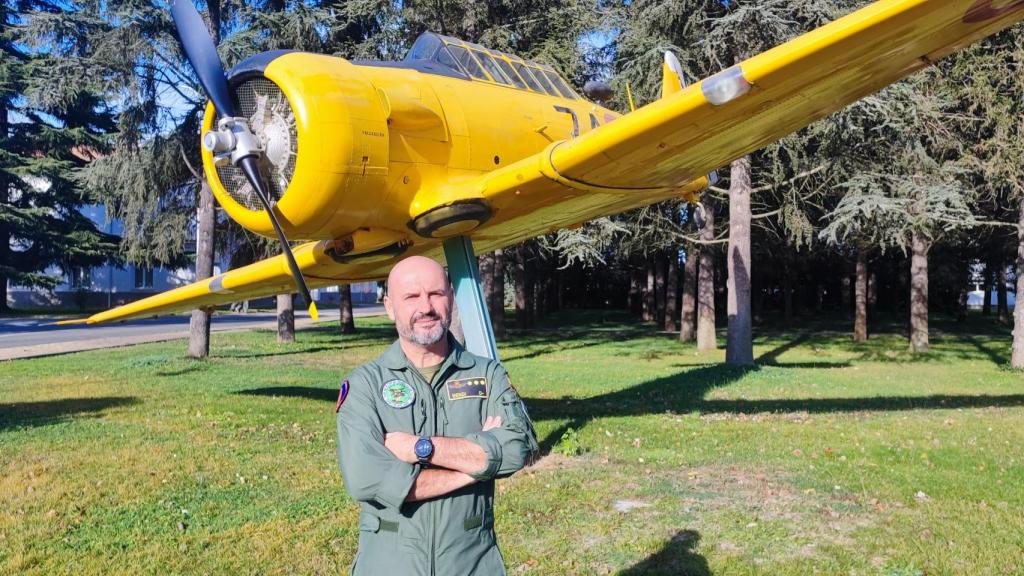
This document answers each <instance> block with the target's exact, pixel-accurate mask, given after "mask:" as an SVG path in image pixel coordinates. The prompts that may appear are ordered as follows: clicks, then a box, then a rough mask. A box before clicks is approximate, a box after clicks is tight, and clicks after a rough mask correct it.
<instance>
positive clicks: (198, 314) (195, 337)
mask: <svg viewBox="0 0 1024 576" xmlns="http://www.w3.org/2000/svg"><path fill="white" fill-rule="evenodd" d="M220 4H221V3H220V0H209V1H208V2H207V3H206V8H207V11H206V15H207V18H208V19H207V20H206V21H205V23H206V27H207V31H208V32H209V33H210V39H211V40H213V45H214V46H216V45H217V44H219V43H220V24H221V13H220V8H221V6H220ZM196 212H197V215H196V218H197V220H198V222H197V223H196V278H195V279H196V280H197V281H198V280H204V279H206V278H209V277H210V276H213V250H214V245H213V229H214V224H215V223H216V222H215V219H216V213H215V212H214V209H213V190H212V189H211V188H210V184H209V183H208V182H207V181H206V179H203V181H202V185H201V186H200V187H199V205H198V207H197V210H196ZM212 314H213V309H212V308H200V309H196V310H193V311H192V318H191V320H190V321H189V326H188V355H189V356H190V357H192V358H206V357H207V356H209V355H210V316H212Z"/></svg>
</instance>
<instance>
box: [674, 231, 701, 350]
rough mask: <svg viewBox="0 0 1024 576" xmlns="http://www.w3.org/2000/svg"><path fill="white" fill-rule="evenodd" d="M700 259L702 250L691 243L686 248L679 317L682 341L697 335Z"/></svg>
mask: <svg viewBox="0 0 1024 576" xmlns="http://www.w3.org/2000/svg"><path fill="white" fill-rule="evenodd" d="M699 260H700V251H699V250H698V249H697V245H696V244H691V245H690V246H688V247H687V249H686V264H685V265H684V266H683V302H682V306H680V308H682V311H681V313H680V314H681V317H680V319H679V340H680V341H681V342H693V340H694V339H695V338H696V337H697V316H696V311H697V301H696V296H697V295H696V291H697V262H698V261H699Z"/></svg>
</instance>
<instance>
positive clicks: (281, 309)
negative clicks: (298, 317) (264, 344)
mask: <svg viewBox="0 0 1024 576" xmlns="http://www.w3.org/2000/svg"><path fill="white" fill-rule="evenodd" d="M277 341H278V342H282V343H284V342H295V301H294V300H292V295H291V294H278V295H277Z"/></svg>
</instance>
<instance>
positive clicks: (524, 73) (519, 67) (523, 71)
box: [512, 62, 544, 94]
mask: <svg viewBox="0 0 1024 576" xmlns="http://www.w3.org/2000/svg"><path fill="white" fill-rule="evenodd" d="M512 66H513V67H515V69H516V72H518V73H519V77H520V78H522V79H523V82H526V85H527V86H529V87H530V90H533V91H534V92H540V93H542V94H543V93H544V89H543V88H541V87H540V84H538V83H537V79H536V78H534V77H533V74H530V69H529V68H527V67H526V64H523V63H522V62H513V63H512Z"/></svg>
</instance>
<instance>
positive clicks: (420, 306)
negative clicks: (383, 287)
mask: <svg viewBox="0 0 1024 576" xmlns="http://www.w3.org/2000/svg"><path fill="white" fill-rule="evenodd" d="M384 308H385V310H387V313H388V317H389V318H391V319H392V320H394V322H395V328H397V329H398V335H399V337H400V338H402V339H403V340H405V341H406V342H408V343H411V344H416V345H419V346H429V345H432V344H434V343H436V342H438V341H439V340H441V338H444V336H445V335H446V334H447V333H448V326H449V324H450V322H451V311H452V290H451V286H450V285H449V283H448V276H447V275H446V274H445V272H444V268H442V267H441V265H440V264H438V263H437V262H435V261H433V260H431V259H430V258H425V257H423V256H410V257H408V258H406V259H404V260H402V261H401V262H399V263H398V264H396V265H395V267H394V268H392V269H391V273H390V274H388V293H387V296H385V297H384Z"/></svg>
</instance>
